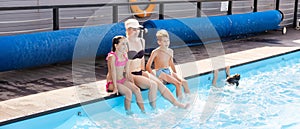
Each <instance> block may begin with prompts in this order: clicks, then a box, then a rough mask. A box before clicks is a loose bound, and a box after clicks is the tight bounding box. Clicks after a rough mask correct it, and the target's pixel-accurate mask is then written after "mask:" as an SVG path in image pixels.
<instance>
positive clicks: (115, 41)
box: [112, 35, 125, 52]
mask: <svg viewBox="0 0 300 129" xmlns="http://www.w3.org/2000/svg"><path fill="white" fill-rule="evenodd" d="M121 39H125V37H124V36H122V35H118V36H115V37H114V38H113V40H112V51H113V52H115V51H116V47H115V44H119V43H120V40H121Z"/></svg>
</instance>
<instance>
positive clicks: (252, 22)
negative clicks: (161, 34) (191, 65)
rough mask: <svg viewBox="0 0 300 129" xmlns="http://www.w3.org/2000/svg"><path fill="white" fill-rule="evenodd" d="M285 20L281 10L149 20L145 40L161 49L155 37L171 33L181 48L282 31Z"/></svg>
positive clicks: (146, 23) (171, 38)
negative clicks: (251, 34) (160, 31)
mask: <svg viewBox="0 0 300 129" xmlns="http://www.w3.org/2000/svg"><path fill="white" fill-rule="evenodd" d="M282 18H283V15H282V13H281V12H280V11H279V10H270V11H264V12H254V13H245V14H234V15H228V16H211V17H200V18H182V19H167V20H149V21H146V22H145V23H144V24H143V25H144V26H145V27H146V28H148V30H149V33H148V34H147V36H146V37H145V39H146V42H147V45H148V46H147V47H148V48H150V49H151V48H152V47H153V46H157V44H156V37H155V33H156V32H157V30H160V29H165V30H167V31H168V32H169V34H170V40H171V42H172V43H171V46H177V45H178V43H181V44H182V43H185V44H193V43H194V42H197V43H206V41H210V40H218V39H220V38H222V37H229V36H234V35H241V34H248V33H256V32H263V31H266V30H274V29H278V28H279V24H280V22H281V21H282ZM173 43H174V44H173Z"/></svg>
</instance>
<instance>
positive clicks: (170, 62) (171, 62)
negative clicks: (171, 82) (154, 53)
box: [169, 50, 177, 73]
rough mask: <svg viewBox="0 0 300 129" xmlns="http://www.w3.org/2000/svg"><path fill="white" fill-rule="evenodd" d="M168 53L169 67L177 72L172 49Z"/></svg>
mask: <svg viewBox="0 0 300 129" xmlns="http://www.w3.org/2000/svg"><path fill="white" fill-rule="evenodd" d="M170 54H171V58H170V61H169V64H170V67H171V69H172V71H173V72H174V73H177V72H176V68H175V64H174V61H173V50H171V51H170Z"/></svg>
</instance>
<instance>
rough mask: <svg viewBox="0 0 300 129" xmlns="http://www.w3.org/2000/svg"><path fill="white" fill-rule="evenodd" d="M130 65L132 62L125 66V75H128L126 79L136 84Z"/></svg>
mask: <svg viewBox="0 0 300 129" xmlns="http://www.w3.org/2000/svg"><path fill="white" fill-rule="evenodd" d="M130 64H131V61H130V60H128V62H127V63H126V65H125V75H126V78H127V79H128V80H130V81H131V82H133V83H134V80H133V77H132V74H131V71H130Z"/></svg>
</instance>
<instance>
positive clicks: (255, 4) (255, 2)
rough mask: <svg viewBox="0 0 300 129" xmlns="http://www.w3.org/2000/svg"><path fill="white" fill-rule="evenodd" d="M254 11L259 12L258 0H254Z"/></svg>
mask: <svg viewBox="0 0 300 129" xmlns="http://www.w3.org/2000/svg"><path fill="white" fill-rule="evenodd" d="M253 12H257V0H254V1H253Z"/></svg>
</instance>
